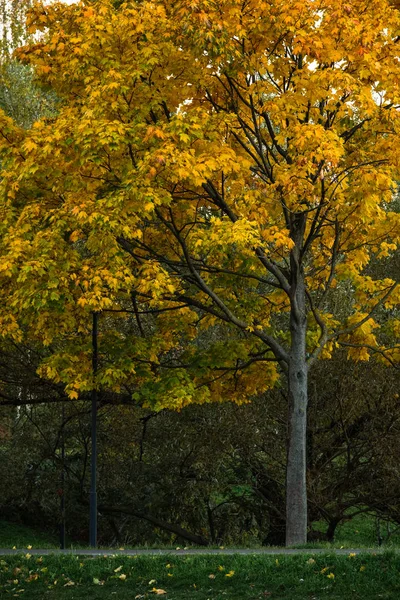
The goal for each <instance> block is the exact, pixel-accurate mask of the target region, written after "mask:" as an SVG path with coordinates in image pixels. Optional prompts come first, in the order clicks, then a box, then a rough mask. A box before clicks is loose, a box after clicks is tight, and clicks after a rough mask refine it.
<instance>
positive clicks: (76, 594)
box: [0, 553, 400, 600]
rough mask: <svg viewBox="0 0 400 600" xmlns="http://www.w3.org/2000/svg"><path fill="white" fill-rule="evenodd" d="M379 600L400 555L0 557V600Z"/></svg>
mask: <svg viewBox="0 0 400 600" xmlns="http://www.w3.org/2000/svg"><path fill="white" fill-rule="evenodd" d="M157 596H159V597H161V598H165V600H188V599H196V600H262V599H266V598H271V599H278V598H280V599H285V600H296V599H299V600H300V599H307V600H320V599H321V600H322V599H324V598H330V599H337V600H339V599H340V600H347V599H348V600H350V598H351V599H352V600H358V599H359V600H361V599H363V600H377V599H379V598H386V599H388V598H391V599H393V600H395V599H398V598H399V597H400V556H397V555H395V554H393V553H392V554H391V553H386V554H383V555H375V556H367V555H364V556H362V555H360V556H333V555H329V554H326V555H320V556H318V555H315V556H314V557H311V555H310V554H308V555H307V554H304V555H299V556H281V557H279V558H278V559H277V558H275V557H274V556H259V555H249V556H238V555H236V556H234V555H233V556H232V555H225V556H186V557H178V558H177V557H175V556H171V557H167V556H166V557H160V556H156V557H153V556H141V557H121V556H118V557H112V556H107V557H100V558H95V559H91V558H87V557H86V558H82V557H75V556H68V555H66V556H65V555H64V556H63V555H54V556H43V557H36V556H29V554H28V555H27V556H26V555H20V556H6V557H4V558H3V559H1V558H0V598H1V599H2V600H3V598H25V599H26V600H39V599H40V600H46V599H48V600H66V599H68V600H88V599H89V598H90V600H104V599H106V598H107V599H108V600H110V599H112V598H116V599H118V600H134V599H136V600H150V599H152V598H155V597H157Z"/></svg>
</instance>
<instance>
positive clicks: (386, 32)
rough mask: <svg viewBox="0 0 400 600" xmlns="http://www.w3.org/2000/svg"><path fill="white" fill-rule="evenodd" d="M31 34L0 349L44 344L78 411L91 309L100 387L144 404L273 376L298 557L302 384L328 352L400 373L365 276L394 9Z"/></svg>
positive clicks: (255, 12)
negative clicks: (37, 106)
mask: <svg viewBox="0 0 400 600" xmlns="http://www.w3.org/2000/svg"><path fill="white" fill-rule="evenodd" d="M28 25H29V30H30V32H31V33H37V32H40V34H39V35H37V37H36V40H35V42H34V43H30V44H28V45H27V46H25V47H22V48H20V49H19V50H18V58H19V60H20V61H22V62H23V63H27V64H29V65H32V66H33V67H34V69H35V73H36V76H37V78H38V80H39V81H40V82H41V84H42V85H43V86H47V87H48V88H50V89H52V90H53V91H54V92H55V93H56V94H57V97H58V98H59V100H60V104H59V107H58V113H57V115H56V116H54V117H47V118H42V119H39V120H37V121H36V122H35V123H34V124H33V126H32V127H31V128H28V129H23V128H22V127H19V126H18V125H17V124H16V123H15V122H14V121H13V120H12V119H11V118H9V117H7V116H6V115H5V114H3V115H1V117H0V132H1V138H2V139H1V148H0V151H1V161H2V167H3V172H2V182H1V190H2V219H1V225H0V228H1V230H0V233H1V242H0V243H1V246H0V252H1V259H0V270H1V283H2V292H1V293H2V295H3V300H2V303H1V309H0V321H1V324H2V330H3V332H4V334H5V335H9V336H12V337H13V338H14V339H16V340H22V339H23V338H24V336H29V337H30V338H31V339H35V340H37V341H39V342H40V343H42V344H45V345H48V346H50V349H51V351H50V353H49V357H48V358H47V360H46V362H45V363H44V364H43V365H42V371H41V372H42V373H43V374H44V375H45V376H46V377H48V378H51V379H54V380H55V381H56V382H60V381H62V382H64V383H65V384H66V386H67V391H68V393H69V395H70V397H71V398H76V397H77V396H78V394H79V393H80V392H82V391H85V390H88V389H91V387H92V385H93V378H92V372H91V362H90V336H89V333H90V318H89V317H90V313H91V312H93V311H96V312H102V313H104V318H103V330H102V331H103V332H102V337H101V339H100V343H101V345H102V347H103V349H104V350H103V353H104V354H103V358H102V364H101V368H100V371H99V377H98V381H97V382H96V385H98V386H102V387H103V388H108V389H113V390H114V391H120V390H128V392H129V394H131V395H132V397H133V398H134V399H135V400H137V401H138V402H140V403H142V404H144V405H147V406H152V407H155V408H162V407H170V408H181V407H183V406H185V405H186V404H188V403H190V402H193V401H196V402H205V401H210V400H225V399H230V400H235V401H237V402H246V401H248V399H249V398H250V397H251V396H252V395H253V394H255V393H256V392H257V393H259V392H263V391H265V390H267V389H268V388H270V387H271V386H273V385H274V384H275V382H276V381H277V379H278V378H279V376H280V374H283V375H284V376H286V378H287V382H288V389H289V404H290V410H289V450H288V492H287V496H288V503H289V504H288V513H287V519H288V532H289V533H288V543H300V542H302V541H304V536H305V532H306V516H304V515H306V499H305V427H306V413H307V376H308V369H309V368H310V366H312V364H313V363H314V361H315V360H316V359H317V358H329V357H330V355H331V353H332V350H333V348H334V347H335V345H337V344H339V343H340V344H343V345H346V347H347V348H348V356H349V357H351V358H354V359H356V360H368V359H369V357H370V356H371V354H377V355H379V356H380V358H381V359H382V360H383V361H384V362H385V363H386V364H395V363H396V362H397V361H398V359H399V357H400V349H399V346H398V345H397V344H396V343H392V341H391V340H393V339H395V337H396V335H397V336H398V334H399V322H398V320H396V319H394V318H392V317H391V315H390V311H393V309H394V307H396V306H398V304H399V300H400V291H399V287H398V280H396V278H393V277H385V276H383V277H379V278H376V277H373V275H371V274H370V273H369V272H368V265H369V264H370V261H371V259H372V258H373V259H374V260H375V259H376V260H382V259H384V258H385V257H387V256H389V255H390V254H391V253H393V252H394V251H395V250H396V248H397V245H398V242H399V239H400V215H399V213H398V212H396V211H395V210H393V209H391V203H392V201H393V200H394V198H395V189H396V181H397V180H398V177H399V175H398V170H399V159H400V155H399V150H398V143H397V139H398V131H399V107H400V105H399V102H400V95H399V94H400V87H399V84H400V65H399V61H398V45H399V40H400V37H399V34H400V17H399V12H398V10H396V9H395V8H393V7H392V6H390V4H389V2H387V0H378V1H377V2H376V3H375V4H374V5H373V6H372V5H371V3H370V2H368V1H366V0H349V1H348V2H342V1H341V0H334V1H331V0H330V1H329V2H328V1H324V0H322V1H321V2H319V3H316V2H315V1H314V0H306V1H302V2H298V1H297V0H289V1H287V0H285V1H283V0H282V1H281V0H270V1H265V2H264V1H262V2H260V1H253V0H248V1H246V2H242V1H240V2H239V1H238V0H223V1H222V2H221V1H219V2H214V1H211V0H204V1H201V0H198V1H197V0H193V1H192V2H187V1H180V0H177V1H176V2H163V1H162V0H158V1H154V2H131V3H129V2H128V3H123V4H121V5H120V6H118V7H116V6H115V5H114V4H113V3H112V2H108V1H104V2H103V1H102V2H95V3H91V2H82V3H79V4H73V5H70V6H66V5H64V4H62V3H56V4H52V5H50V6H43V5H40V4H39V5H36V6H35V7H34V8H33V9H32V11H31V13H30V17H29V22H28ZM338 298H340V299H343V298H346V301H344V302H343V301H341V303H340V304H339V305H338V300H337V299H338ZM382 319H384V320H385V328H384V329H382V331H380V321H381V320H382ZM290 490H291V492H290ZM301 515H302V516H301Z"/></svg>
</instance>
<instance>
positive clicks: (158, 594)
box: [150, 587, 167, 596]
mask: <svg viewBox="0 0 400 600" xmlns="http://www.w3.org/2000/svg"><path fill="white" fill-rule="evenodd" d="M150 591H151V593H152V594H156V595H157V596H162V595H163V594H166V593H167V592H166V591H165V590H162V589H161V588H155V587H153V589H152V590H150Z"/></svg>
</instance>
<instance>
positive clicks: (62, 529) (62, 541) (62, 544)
mask: <svg viewBox="0 0 400 600" xmlns="http://www.w3.org/2000/svg"><path fill="white" fill-rule="evenodd" d="M64 424H65V403H64V401H63V402H62V404H61V490H60V511H61V523H60V548H61V550H65V434H64Z"/></svg>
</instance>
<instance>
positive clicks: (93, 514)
mask: <svg viewBox="0 0 400 600" xmlns="http://www.w3.org/2000/svg"><path fill="white" fill-rule="evenodd" d="M97 324H98V313H96V312H93V325H92V373H93V389H92V458H91V483H90V528H89V531H90V545H91V547H92V548H96V547H97V390H96V374H97V366H98V346H97Z"/></svg>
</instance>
